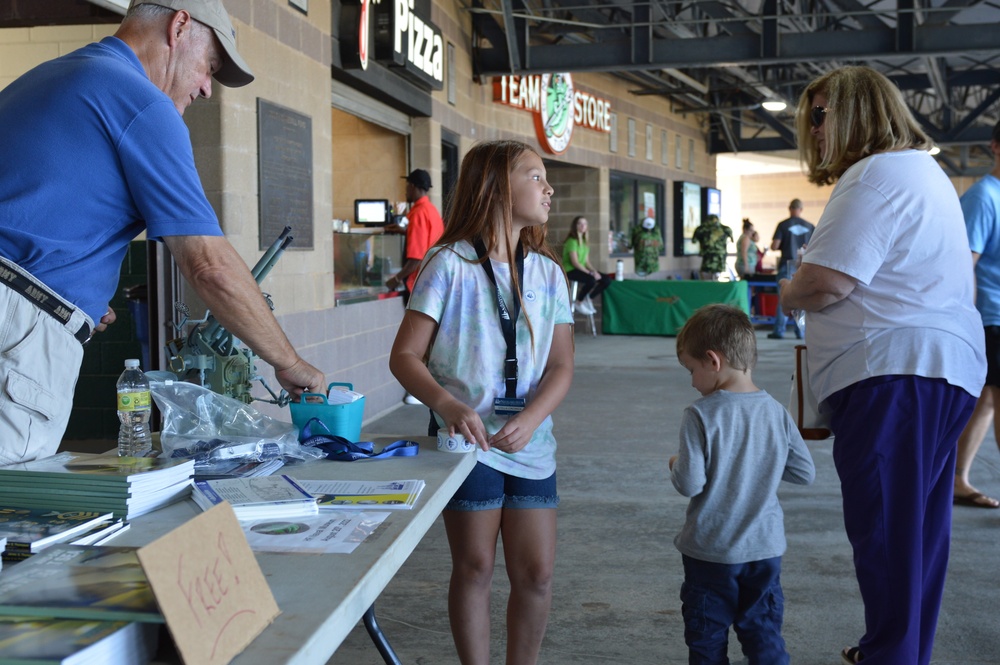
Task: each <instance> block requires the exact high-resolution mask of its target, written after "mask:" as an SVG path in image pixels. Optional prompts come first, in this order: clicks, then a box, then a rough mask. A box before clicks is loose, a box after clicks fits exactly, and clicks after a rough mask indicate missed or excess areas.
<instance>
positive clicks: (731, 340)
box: [677, 304, 757, 372]
mask: <svg viewBox="0 0 1000 665" xmlns="http://www.w3.org/2000/svg"><path fill="white" fill-rule="evenodd" d="M709 351H715V352H716V353H719V354H721V355H723V356H725V357H726V361H727V362H728V363H729V366H730V367H732V368H733V369H735V370H739V371H741V372H745V371H747V370H752V369H753V368H754V367H756V366H757V334H756V333H755V332H754V329H753V324H752V323H750V317H749V316H747V315H746V312H744V311H743V310H740V309H736V308H735V307H732V306H731V305H721V304H715V305H705V306H704V307H701V308H699V309H698V310H697V311H696V312H695V313H694V314H692V315H691V318H689V319H688V320H687V323H685V324H684V327H683V328H681V330H680V332H679V333H677V355H678V357H679V356H680V355H681V353H686V354H687V355H689V356H691V357H692V358H694V359H695V360H704V359H705V358H707V357H708V352H709Z"/></svg>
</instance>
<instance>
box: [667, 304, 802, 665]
mask: <svg viewBox="0 0 1000 665" xmlns="http://www.w3.org/2000/svg"><path fill="white" fill-rule="evenodd" d="M677 357H678V359H679V360H680V363H681V365H683V366H684V367H685V369H687V370H688V371H689V372H690V373H691V385H692V386H694V388H695V390H697V391H698V392H699V393H701V395H702V397H701V399H698V400H696V401H695V402H694V403H693V404H692V405H691V406H689V407H688V408H687V409H685V411H684V417H683V420H682V422H681V432H680V448H679V450H678V453H677V455H675V456H673V457H671V458H670V480H671V481H672V482H673V484H674V487H675V488H677V491H678V492H680V493H681V494H683V495H684V496H687V497H691V502H690V503H689V504H688V509H687V518H686V520H685V523H684V527H683V528H682V529H681V532H680V533H679V534H678V535H677V537H676V538H675V539H674V544H675V545H676V546H677V549H679V550H680V551H681V555H682V558H683V562H684V583H683V585H682V586H681V603H682V605H681V611H682V613H683V616H684V641H685V643H686V644H687V645H688V649H689V651H690V660H689V662H690V663H691V664H695V663H699V664H700V663H704V664H708V663H725V662H728V659H727V653H728V644H727V635H728V629H729V626H732V627H733V629H734V630H735V632H736V636H737V638H738V639H739V641H740V644H741V645H742V647H743V654H744V655H745V656H746V657H747V658H748V659H749V662H750V663H751V665H756V664H758V663H760V664H765V665H786V664H787V663H788V662H789V657H788V652H787V651H785V641H784V639H783V638H782V637H781V622H782V615H783V608H784V596H783V595H782V592H781V582H780V573H781V555H782V554H783V553H784V551H785V545H786V544H785V529H784V523H783V522H784V518H783V514H782V512H781V506H780V505H779V504H778V494H777V490H778V483H780V482H781V481H782V480H785V481H788V482H792V483H797V484H800V485H808V484H810V483H812V481H813V478H814V476H815V467H814V466H813V461H812V457H811V456H810V455H809V450H808V449H807V448H806V446H805V443H804V442H803V441H802V436H801V435H800V434H799V432H798V429H796V427H795V423H794V422H793V421H792V419H791V417H790V416H789V415H788V411H787V410H786V409H785V408H784V407H783V406H782V405H781V404H779V403H778V402H777V401H775V400H774V398H772V397H771V396H770V395H768V394H767V393H766V392H764V391H763V390H761V389H759V388H758V387H757V386H756V385H754V383H753V379H752V377H751V371H752V370H753V367H754V366H755V365H756V364H757V338H756V334H755V333H754V329H753V325H752V324H751V323H750V319H749V317H748V316H747V315H746V314H745V313H744V312H742V311H741V310H738V309H736V308H734V307H730V306H729V305H707V306H705V307H702V308H701V309H699V310H698V311H696V312H695V313H694V315H693V316H692V317H691V318H690V319H688V321H687V323H686V324H685V325H684V327H683V328H682V329H681V331H680V332H679V333H678V334H677Z"/></svg>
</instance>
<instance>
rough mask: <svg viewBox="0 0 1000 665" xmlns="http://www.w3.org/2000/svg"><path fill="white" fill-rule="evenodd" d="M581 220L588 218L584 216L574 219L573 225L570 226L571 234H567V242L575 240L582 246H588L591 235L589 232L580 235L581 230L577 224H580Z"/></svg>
mask: <svg viewBox="0 0 1000 665" xmlns="http://www.w3.org/2000/svg"><path fill="white" fill-rule="evenodd" d="M581 219H586V217H584V216H583V215H577V216H576V217H574V218H573V223H572V224H570V225H569V233H568V234H566V240H569V239H570V238H572V239H573V240H579V241H580V242H581V243H582V244H584V245H586V244H587V240H588V238H587V234H588V233H589V231H584V232H583V233H580V229H578V228H577V226H576V225H577V224H579V223H580V220H581Z"/></svg>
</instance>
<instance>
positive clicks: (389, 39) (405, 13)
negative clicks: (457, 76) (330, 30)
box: [338, 0, 444, 90]
mask: <svg viewBox="0 0 1000 665" xmlns="http://www.w3.org/2000/svg"><path fill="white" fill-rule="evenodd" d="M425 4H426V3H425ZM426 9H427V11H426V12H423V11H420V10H416V9H414V0H342V2H341V9H340V25H339V28H338V35H339V37H340V62H341V66H342V67H343V68H344V69H363V70H364V69H368V62H369V61H370V60H372V59H374V60H376V61H378V62H380V63H382V64H384V65H386V66H388V67H391V68H392V69H393V70H394V71H396V72H398V73H399V74H400V75H402V76H405V77H406V78H408V79H409V80H410V81H411V82H412V83H415V84H417V85H419V86H420V87H422V88H424V89H429V90H441V89H442V88H443V87H444V38H443V37H442V36H441V30H440V29H439V28H438V27H437V26H436V25H434V24H433V23H431V22H430V20H429V18H428V17H429V7H427V8H426Z"/></svg>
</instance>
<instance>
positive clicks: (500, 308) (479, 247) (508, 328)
mask: <svg viewBox="0 0 1000 665" xmlns="http://www.w3.org/2000/svg"><path fill="white" fill-rule="evenodd" d="M475 247H476V254H478V255H479V258H480V259H481V260H482V266H483V270H485V271H486V276H487V277H489V278H490V282H492V283H493V288H494V291H495V293H496V297H497V312H499V314H500V330H501V331H503V338H504V341H505V342H507V356H506V359H505V360H504V364H503V380H504V385H505V386H506V394H505V397H506V398H507V399H516V398H517V331H516V325H517V317H518V316H519V315H520V314H521V299H520V297H518V296H519V295H520V289H521V288H522V287H523V285H524V251H523V248H522V246H521V242H520V241H518V243H517V250H516V251H515V257H514V265H515V266H516V268H517V290H515V288H514V285H513V284H512V285H511V294H512V295H513V297H512V298H511V300H512V302H511V304H510V307H507V304H506V303H505V302H504V299H503V295H502V294H501V293H500V285H499V284H497V278H496V276H495V275H494V274H493V266H492V265H491V264H490V255H489V253H488V252H487V251H486V245H484V244H483V241H482V240H477V241H476V242H475ZM511 282H513V279H511ZM495 408H496V407H495ZM522 408H523V407H522ZM520 410H521V409H517V411H520ZM496 412H497V413H501V414H502V413H503V412H502V411H500V410H497V411H496ZM515 412H516V411H515Z"/></svg>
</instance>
